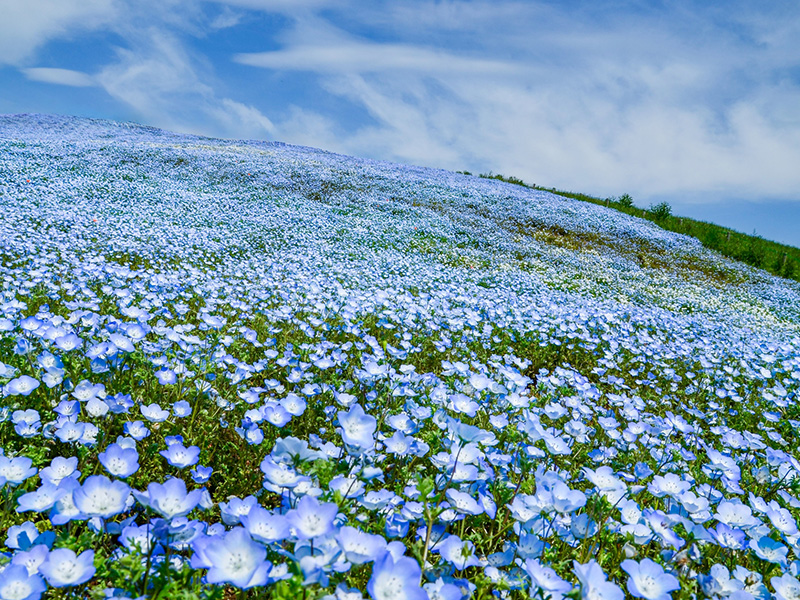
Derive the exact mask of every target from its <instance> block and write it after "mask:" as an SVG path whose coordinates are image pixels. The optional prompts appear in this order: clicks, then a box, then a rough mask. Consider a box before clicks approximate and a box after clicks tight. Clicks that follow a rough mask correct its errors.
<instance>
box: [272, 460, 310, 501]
mask: <svg viewBox="0 0 800 600" xmlns="http://www.w3.org/2000/svg"><path fill="white" fill-rule="evenodd" d="M261 471H262V473H264V487H265V488H267V489H272V491H276V492H278V493H280V492H281V489H282V488H293V487H295V486H297V485H298V484H300V482H302V481H303V480H304V477H303V475H301V474H300V473H298V472H297V471H296V470H295V469H294V467H292V465H289V464H286V463H284V462H275V461H274V460H273V458H272V457H271V456H267V457H266V458H264V460H262V461H261ZM273 488H275V489H273Z"/></svg>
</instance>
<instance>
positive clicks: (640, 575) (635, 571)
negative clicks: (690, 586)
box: [620, 558, 681, 600]
mask: <svg viewBox="0 0 800 600" xmlns="http://www.w3.org/2000/svg"><path fill="white" fill-rule="evenodd" d="M620 566H621V567H622V570H623V571H625V572H626V573H627V574H628V575H629V577H628V583H627V587H628V591H629V592H630V594H631V595H632V596H634V597H635V598H644V599H645V600H670V598H671V597H672V595H671V594H670V592H673V591H675V590H677V589H680V587H681V584H680V582H679V581H678V578H677V577H675V576H674V575H670V574H669V573H665V572H664V568H663V567H662V566H661V565H659V564H658V563H655V562H653V561H652V560H650V559H649V558H645V559H643V560H641V561H639V562H636V561H634V560H630V559H627V560H623V561H622V564H621V565H620Z"/></svg>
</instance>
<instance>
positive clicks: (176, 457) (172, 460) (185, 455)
mask: <svg viewBox="0 0 800 600" xmlns="http://www.w3.org/2000/svg"><path fill="white" fill-rule="evenodd" d="M159 454H161V456H163V457H164V458H166V459H167V462H168V463H169V464H170V465H171V466H173V467H177V468H179V469H185V468H186V467H191V466H192V465H195V464H197V461H198V460H200V448H199V447H198V446H189V447H188V448H187V447H185V446H184V445H183V444H180V443H177V444H169V445H168V446H167V449H166V450H162V451H161V452H159Z"/></svg>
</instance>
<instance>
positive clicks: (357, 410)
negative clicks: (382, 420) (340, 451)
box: [336, 404, 378, 451]
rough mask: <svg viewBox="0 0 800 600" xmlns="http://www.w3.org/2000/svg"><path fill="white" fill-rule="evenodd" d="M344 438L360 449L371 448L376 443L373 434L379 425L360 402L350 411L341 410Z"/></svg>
mask: <svg viewBox="0 0 800 600" xmlns="http://www.w3.org/2000/svg"><path fill="white" fill-rule="evenodd" d="M336 414H337V416H338V417H339V425H340V426H341V429H340V431H341V435H342V440H343V441H344V443H345V444H347V445H348V446H352V447H354V448H356V449H358V450H361V451H363V450H369V449H370V448H372V446H373V445H374V444H375V440H374V438H373V434H374V433H375V429H376V428H377V426H378V421H377V420H376V419H375V417H373V416H371V415H368V414H367V413H365V412H364V409H363V408H361V405H360V404H353V405H352V406H351V407H350V410H349V411H348V412H344V411H339V412H338V413H336Z"/></svg>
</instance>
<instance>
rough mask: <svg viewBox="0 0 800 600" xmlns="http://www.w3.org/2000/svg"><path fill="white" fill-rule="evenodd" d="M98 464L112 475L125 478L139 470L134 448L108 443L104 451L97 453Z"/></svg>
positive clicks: (136, 453)
mask: <svg viewBox="0 0 800 600" xmlns="http://www.w3.org/2000/svg"><path fill="white" fill-rule="evenodd" d="M97 458H98V460H99V461H100V464H102V465H103V466H104V467H105V469H106V471H108V472H109V473H111V475H113V476H114V477H119V478H121V479H125V478H126V477H130V476H131V475H133V474H134V473H135V472H136V471H138V470H139V453H138V452H137V451H136V448H123V447H122V446H120V445H119V444H116V443H114V444H110V445H109V446H108V447H107V448H106V449H105V451H104V452H100V453H99V454H98V455H97Z"/></svg>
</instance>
